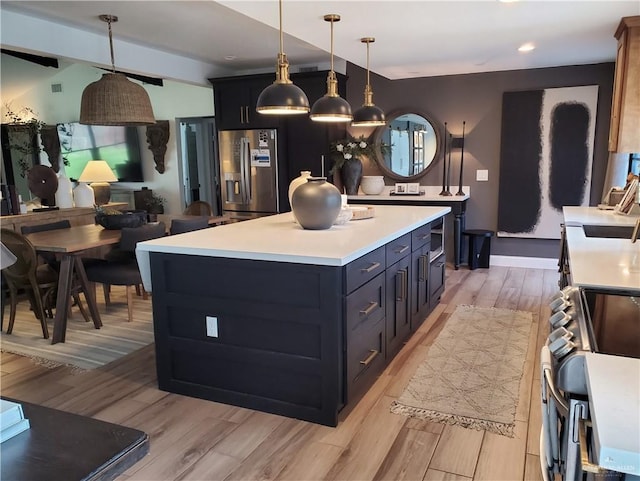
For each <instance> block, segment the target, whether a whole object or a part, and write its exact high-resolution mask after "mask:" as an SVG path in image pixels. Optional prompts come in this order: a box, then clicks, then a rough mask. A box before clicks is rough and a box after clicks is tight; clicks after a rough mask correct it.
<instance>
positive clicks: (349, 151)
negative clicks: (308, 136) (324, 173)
mask: <svg viewBox="0 0 640 481" xmlns="http://www.w3.org/2000/svg"><path fill="white" fill-rule="evenodd" d="M378 147H379V149H380V150H381V151H382V153H383V154H384V152H385V151H386V150H388V149H389V146H388V145H386V144H384V143H381V144H380V145H379V146H378ZM375 153H376V145H375V144H374V143H373V142H369V141H368V140H367V139H365V137H364V135H361V136H360V137H358V138H354V137H348V138H346V139H342V140H336V141H335V142H332V143H331V154H332V157H333V159H334V164H333V167H332V168H331V173H332V174H333V175H335V174H337V173H340V177H341V179H342V185H344V188H345V192H346V193H347V195H356V194H357V193H358V188H359V187H360V180H361V179H362V161H361V160H360V158H361V157H368V158H372V157H373V156H374V155H375Z"/></svg>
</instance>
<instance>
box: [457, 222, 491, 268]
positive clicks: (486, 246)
mask: <svg viewBox="0 0 640 481" xmlns="http://www.w3.org/2000/svg"><path fill="white" fill-rule="evenodd" d="M494 233H495V232H493V231H492V230H487V229H466V230H464V231H462V235H464V236H468V237H469V261H468V263H469V269H471V270H475V269H477V268H478V267H484V268H488V267H489V258H490V257H491V238H492V237H493V234H494Z"/></svg>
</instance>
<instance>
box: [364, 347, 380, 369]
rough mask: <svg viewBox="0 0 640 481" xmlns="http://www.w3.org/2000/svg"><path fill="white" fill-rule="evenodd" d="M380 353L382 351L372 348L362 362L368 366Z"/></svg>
mask: <svg viewBox="0 0 640 481" xmlns="http://www.w3.org/2000/svg"><path fill="white" fill-rule="evenodd" d="M378 354H380V351H377V350H376V349H370V350H369V355H368V356H367V357H366V359H364V360H362V361H360V364H362V365H363V366H368V365H369V364H371V363H372V362H373V360H374V359H375V358H376V356H377V355H378Z"/></svg>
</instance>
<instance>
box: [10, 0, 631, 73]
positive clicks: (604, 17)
mask: <svg viewBox="0 0 640 481" xmlns="http://www.w3.org/2000/svg"><path fill="white" fill-rule="evenodd" d="M1 8H2V9H9V10H13V11H18V12H22V13H25V12H26V13H28V14H29V15H31V16H36V17H39V18H43V19H48V20H54V21H55V22H56V23H61V24H64V25H67V26H71V27H75V28H81V29H85V30H90V31H93V32H96V31H100V29H104V32H105V35H106V25H105V24H104V23H102V22H100V21H99V20H98V19H97V15H99V14H102V13H110V14H115V15H118V16H119V17H120V20H119V22H118V23H116V24H114V25H113V32H114V38H122V39H126V40H129V41H131V42H134V43H139V44H142V45H145V46H148V47H154V48H157V49H159V50H165V51H168V52H172V53H178V54H181V55H183V56H186V57H190V58H194V59H198V60H200V61H206V62H208V63H210V64H212V65H215V66H217V67H218V68H222V69H226V70H228V71H229V72H241V73H247V72H250V71H267V70H269V69H273V65H274V62H275V57H276V53H277V50H278V32H277V30H276V29H277V27H278V2H277V1H276V0H259V1H244V0H235V1H234V0H227V1H218V2H213V1H195V2H194V1H190V0H170V1H111V2H106V1H10V0H3V1H2V4H1ZM327 13H337V14H339V15H341V16H342V20H341V21H340V22H339V23H337V24H335V26H334V30H335V37H334V38H335V46H334V51H335V54H336V56H338V57H340V58H342V59H345V60H347V61H349V62H352V63H354V64H357V65H360V66H363V67H364V66H366V47H365V46H364V45H363V44H362V43H360V41H359V39H360V38H361V37H365V36H373V37H375V38H376V42H375V43H374V44H372V45H371V62H370V63H371V70H372V71H374V72H376V73H378V74H380V75H382V76H384V77H387V78H390V79H400V78H411V77H424V76H437V75H449V74H462V73H473V72H486V71H498V70H513V69H526V68H539V67H551V66H560V65H578V64H589V63H598V62H606V61H613V60H614V59H615V52H616V41H615V39H614V37H613V33H614V31H615V29H616V27H617V25H618V23H619V21H620V18H621V17H623V16H630V15H640V0H625V1H613V0H603V1H596V0H588V1H553V0H547V1H510V2H506V1H498V0H486V1H481V0H479V1H456V0H448V1H430V0H413V1H399V0H393V1H389V0H387V1H375V0H369V1H366V0H339V1H337V0H322V1H315V0H284V2H283V17H284V18H283V23H284V30H285V32H286V33H287V35H286V36H285V42H284V47H285V48H284V50H285V52H286V53H287V55H288V57H289V61H290V63H291V65H292V67H296V66H300V65H314V64H315V65H317V64H319V63H325V65H326V63H327V62H328V55H327V53H326V52H327V51H329V49H330V40H329V39H330V25H329V24H328V23H326V22H324V21H323V20H322V17H323V15H324V14H327ZM525 42H532V43H534V44H535V45H536V49H535V50H533V51H531V52H529V53H520V52H518V51H517V49H518V47H519V46H520V45H522V44H523V43H525ZM116 59H117V52H116Z"/></svg>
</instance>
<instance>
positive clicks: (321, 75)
mask: <svg viewBox="0 0 640 481" xmlns="http://www.w3.org/2000/svg"><path fill="white" fill-rule="evenodd" d="M336 77H337V78H338V92H339V93H340V96H341V97H342V98H345V97H346V93H347V78H346V77H345V76H344V75H341V74H336ZM291 80H292V81H293V83H294V84H296V85H297V86H298V87H300V88H301V89H302V90H303V91H304V93H305V94H306V95H307V98H308V99H309V105H310V106H313V104H314V103H315V101H316V100H318V99H319V98H321V97H322V96H324V94H326V93H327V72H326V71H319V72H304V73H297V74H292V75H291ZM284 122H285V124H286V126H287V139H288V141H287V156H288V159H289V164H288V176H289V179H294V178H296V177H298V175H300V171H303V170H310V171H311V173H312V175H316V176H318V175H320V174H321V173H322V155H324V158H325V170H324V173H325V175H328V174H329V169H331V166H332V164H333V161H332V160H331V158H330V156H329V146H330V144H331V142H333V141H335V140H339V139H343V138H345V137H346V136H347V125H349V124H348V123H347V122H340V123H330V122H314V121H313V120H311V119H310V118H309V116H308V115H289V116H287V118H286V120H285V121H284Z"/></svg>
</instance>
